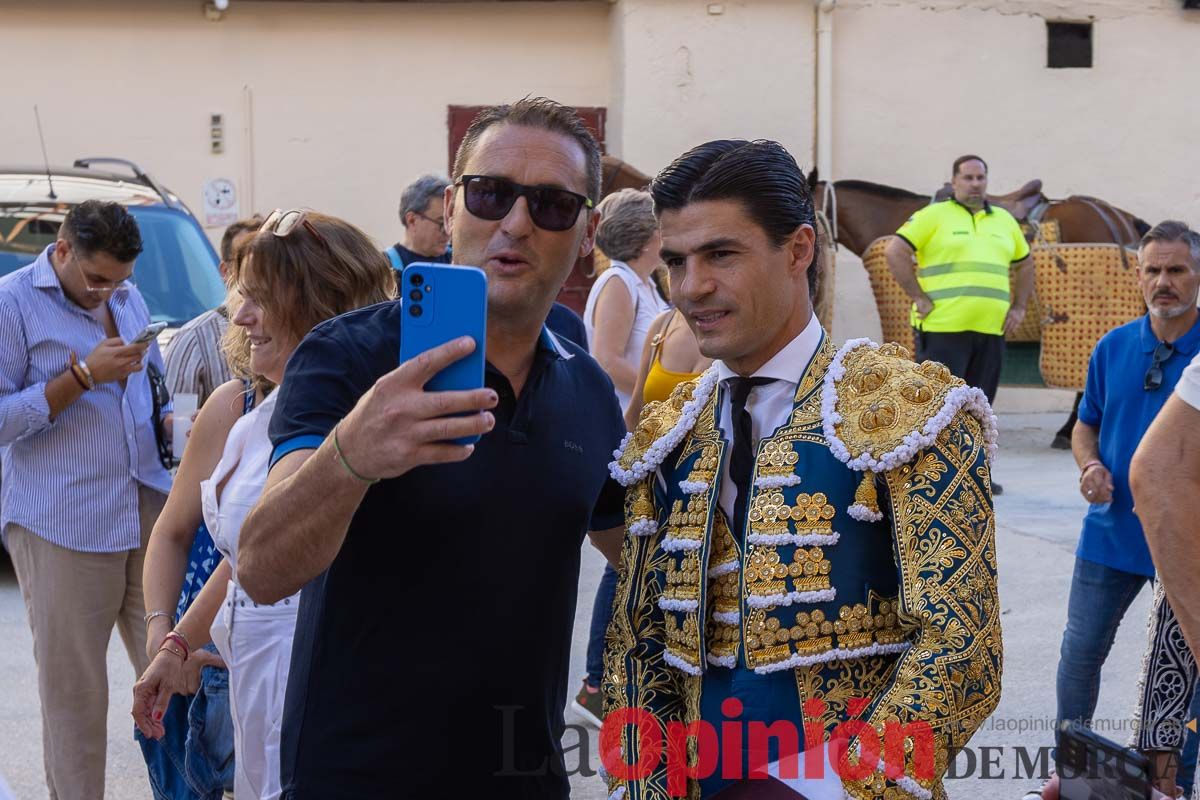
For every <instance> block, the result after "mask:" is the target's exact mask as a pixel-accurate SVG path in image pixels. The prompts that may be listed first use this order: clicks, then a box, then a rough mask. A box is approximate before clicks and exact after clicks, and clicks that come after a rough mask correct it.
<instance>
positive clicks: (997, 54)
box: [0, 0, 1200, 334]
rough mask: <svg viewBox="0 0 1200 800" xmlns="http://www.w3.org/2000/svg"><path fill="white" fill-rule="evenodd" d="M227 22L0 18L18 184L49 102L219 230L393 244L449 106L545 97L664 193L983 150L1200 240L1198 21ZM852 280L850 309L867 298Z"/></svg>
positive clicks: (124, 9) (1010, 166)
mask: <svg viewBox="0 0 1200 800" xmlns="http://www.w3.org/2000/svg"><path fill="white" fill-rule="evenodd" d="M227 6H228V7H227V8H226V9H225V10H224V11H222V12H219V13H216V12H215V10H214V9H213V8H210V9H209V11H208V12H207V13H206V11H205V6H204V3H202V2H201V1H200V0H111V2H108V1H106V0H88V1H87V2H84V1H83V0H56V1H55V2H50V0H24V1H23V2H15V1H14V0H0V53H3V54H4V56H3V57H4V61H5V64H6V66H7V68H8V69H7V73H8V75H9V78H8V80H7V81H6V83H5V88H4V90H3V102H2V103H0V163H8V164H37V163H40V161H41V150H40V146H39V143H38V139H37V133H36V127H35V123H34V116H33V105H34V104H35V103H36V104H38V105H39V107H40V110H41V116H42V122H43V125H44V129H45V138H46V146H47V149H48V151H49V155H50V159H51V161H52V162H54V163H58V164H66V163H70V162H71V161H72V160H73V159H75V158H77V157H80V156H95V155H106V156H108V155H116V156H123V157H126V158H130V159H133V160H134V161H137V162H138V163H139V164H141V165H142V166H143V167H144V168H146V169H147V170H148V171H150V172H151V173H152V174H153V175H155V176H156V177H158V178H159V179H160V180H161V181H162V182H164V183H165V184H167V185H168V186H170V187H171V188H172V189H174V190H175V191H176V192H178V193H179V194H180V195H181V196H182V197H183V198H184V199H185V201H186V202H187V203H188V204H189V205H190V206H192V208H193V209H194V210H197V211H198V212H199V210H200V209H201V207H202V195H201V189H202V186H203V185H204V184H205V182H206V181H208V180H210V179H213V178H225V179H228V180H230V181H232V182H233V183H234V185H235V186H236V188H237V192H238V196H239V198H240V203H239V205H240V208H241V210H242V211H249V210H251V209H256V210H260V211H261V210H269V209H271V208H274V207H276V206H285V207H287V206H311V207H315V208H319V209H321V210H324V211H328V212H330V213H334V214H338V215H340V216H344V217H346V218H348V219H350V220H353V221H355V222H357V223H358V224H360V225H361V226H362V227H363V228H364V229H365V230H366V231H367V232H368V233H370V234H371V235H372V236H374V237H375V238H376V239H377V240H378V241H379V242H380V244H381V245H385V244H388V243H391V242H392V241H394V240H395V239H396V238H397V237H398V236H399V223H398V221H397V217H396V205H397V200H398V198H399V192H400V190H401V188H402V187H403V186H404V185H405V183H406V182H407V181H409V180H410V179H411V178H413V177H414V176H416V175H417V174H419V173H421V172H425V171H430V170H434V171H445V170H446V167H447V157H448V131H447V120H448V108H449V107H450V106H473V105H484V104H489V103H494V102H499V101H505V100H512V99H515V98H519V97H521V96H523V95H526V94H542V95H546V96H549V97H553V98H555V99H558V100H560V101H562V102H566V103H570V104H573V105H578V106H596V107H603V108H605V109H606V110H607V125H606V130H605V139H606V145H607V148H608V151H609V152H611V153H613V154H615V155H618V156H620V157H622V158H624V159H625V160H627V161H629V162H631V163H632V164H634V165H635V166H637V167H638V168H640V169H641V170H642V171H644V172H648V173H651V174H652V173H653V172H654V171H656V170H657V169H659V168H660V167H661V166H663V165H664V164H665V163H667V162H668V161H669V160H670V159H672V158H674V157H675V156H677V155H678V154H680V153H681V152H683V151H684V150H685V149H687V148H688V147H690V146H692V145H694V144H697V143H699V142H701V141H704V140H707V139H712V138H717V137H750V138H769V139H777V140H779V141H780V142H782V143H783V144H784V145H786V146H787V147H788V148H789V149H791V151H792V152H793V153H794V154H795V155H796V156H797V159H798V160H799V161H800V162H801V164H802V165H803V166H804V167H805V168H808V167H809V166H811V165H813V164H815V163H819V164H821V166H822V168H823V174H824V176H826V177H829V176H832V177H835V178H862V179H868V180H874V181H878V182H882V183H889V184H893V185H897V186H902V187H905V188H909V189H912V190H914V191H918V192H926V191H932V190H933V189H935V188H936V187H937V186H939V185H940V184H941V183H942V182H943V181H944V180H945V179H947V178H948V174H947V173H948V170H949V164H950V162H951V160H952V159H953V158H954V157H955V156H957V155H959V154H961V153H963V152H968V151H970V152H977V153H980V154H983V155H984V156H985V157H986V158H987V159H988V160H989V162H990V164H991V167H992V186H993V190H995V191H998V192H1004V191H1008V190H1010V189H1013V188H1015V187H1017V186H1018V185H1019V184H1021V183H1023V182H1024V181H1025V180H1027V179H1029V178H1032V177H1040V178H1042V179H1043V180H1044V181H1045V187H1046V192H1047V193H1048V194H1050V195H1051V196H1058V197H1062V196H1066V195H1068V194H1072V193H1084V194H1093V195H1097V196H1101V197H1104V198H1106V199H1108V200H1110V201H1112V202H1114V203H1116V204H1118V205H1121V206H1123V207H1125V208H1127V209H1129V210H1131V211H1133V212H1135V213H1137V214H1139V215H1141V216H1142V217H1144V218H1145V219H1147V220H1148V221H1150V222H1154V221H1156V220H1159V219H1162V218H1164V217H1167V216H1173V217H1181V218H1183V219H1186V220H1188V221H1190V222H1193V223H1200V111H1198V110H1197V101H1196V98H1197V96H1198V95H1197V91H1196V86H1197V82H1198V79H1200V10H1185V9H1184V8H1183V0H1011V1H1010V2H1001V1H1000V0H995V1H994V2H992V1H989V0H919V1H917V0H914V1H912V2H908V1H906V0H714V1H713V2H708V0H613V2H605V1H604V0H589V1H587V2H576V1H564V0H553V1H551V2H538V3H526V2H461V3H459V2H427V3H420V2H274V1H271V2H262V1H260V2H251V1H250V0H228V3H227ZM213 17H216V19H213ZM1053 21H1069V22H1083V23H1091V24H1092V38H1093V47H1094V52H1093V59H1094V60H1093V66H1092V67H1091V68H1090V69H1049V68H1047V66H1046V63H1047V22H1053ZM213 114H219V115H220V116H221V120H222V124H223V131H222V133H223V149H222V152H220V153H219V154H214V153H213V152H212V147H211V130H210V123H211V115H213ZM219 233H220V230H219V229H217V228H214V229H212V230H211V231H210V234H211V235H213V236H214V237H216V236H218V235H219ZM847 278H849V279H850V281H849V282H848V283H847V282H841V283H840V284H839V304H840V305H846V304H848V303H850V302H852V301H855V300H856V299H857V298H859V297H861V296H862V295H861V293H862V292H863V291H864V289H865V281H863V280H860V279H859V278H861V276H858V278H855V277H853V276H850V275H847ZM839 281H841V279H839ZM844 295H848V296H846V297H843V296H844ZM842 319H843V321H844V320H845V317H844V316H843V317H842ZM838 327H840V328H843V326H842V325H839V326H838ZM850 332H854V333H857V332H859V331H857V330H854V331H848V330H846V329H845V328H843V329H842V330H841V331H839V333H842V334H848V333H850ZM862 332H864V333H870V332H871V329H870V326H867V329H866V330H864V331H862Z"/></svg>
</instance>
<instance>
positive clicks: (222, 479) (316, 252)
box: [133, 211, 396, 800]
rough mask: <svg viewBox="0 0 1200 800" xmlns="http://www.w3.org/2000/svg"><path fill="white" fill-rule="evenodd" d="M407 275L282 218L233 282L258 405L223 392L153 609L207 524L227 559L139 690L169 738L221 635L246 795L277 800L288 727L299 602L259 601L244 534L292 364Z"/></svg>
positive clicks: (165, 599)
mask: <svg viewBox="0 0 1200 800" xmlns="http://www.w3.org/2000/svg"><path fill="white" fill-rule="evenodd" d="M394 276H395V272H394V271H393V270H392V269H391V267H390V266H389V264H388V261H387V259H386V258H385V257H384V256H383V255H382V254H381V253H380V252H379V251H378V250H377V249H376V248H375V246H374V244H373V243H372V242H371V240H370V239H369V238H367V236H366V235H365V234H363V233H362V232H361V231H359V230H358V229H357V228H355V227H354V226H352V225H350V224H348V223H346V222H343V221H341V220H339V219H336V218H333V217H328V216H325V215H323V214H317V213H314V212H305V211H288V212H282V211H276V212H275V213H273V214H271V216H269V217H268V218H267V220H266V222H264V223H263V226H262V228H260V229H259V232H258V233H257V234H256V235H255V236H254V238H253V239H251V240H250V241H248V242H247V243H246V244H245V246H244V248H243V249H242V251H241V253H240V256H239V258H238V261H237V264H236V266H235V267H234V271H233V274H232V276H231V295H233V296H231V300H232V301H233V302H231V303H230V304H229V307H230V309H231V310H232V309H235V308H236V311H235V312H234V313H233V314H232V316H231V321H232V322H233V326H231V328H230V331H229V334H228V335H227V337H226V340H225V347H226V351H227V353H228V355H229V360H230V365H231V367H233V368H234V371H235V373H238V374H242V375H245V376H247V377H250V378H251V379H252V383H253V387H252V391H253V392H254V406H253V410H251V411H249V413H245V414H242V413H241V411H242V408H243V394H244V392H245V391H246V390H245V389H244V386H243V383H242V382H241V381H240V380H235V381H230V382H229V383H227V384H225V385H223V386H221V387H220V388H219V389H217V391H216V392H215V393H214V394H213V397H212V398H211V400H210V401H209V402H208V403H206V404H205V405H204V407H203V408H202V409H201V411H200V415H199V416H198V417H197V419H196V422H195V426H194V427H193V429H192V434H191V436H190V437H189V440H188V444H187V449H186V450H185V452H184V456H183V461H182V463H181V465H180V469H179V474H178V476H177V477H176V480H175V484H174V488H173V489H172V492H171V495H170V497H169V498H168V500H167V506H166V509H165V510H164V512H163V515H162V517H161V518H160V520H159V524H158V525H157V526H156V527H155V531H154V534H153V535H152V537H151V542H150V550H149V553H148V555H147V558H146V566H145V580H146V607H147V608H148V609H174V608H175V600H176V598H177V597H178V594H179V588H180V585H181V583H182V580H183V576H184V572H185V570H186V569H187V567H188V565H187V553H188V548H189V546H190V544H191V537H192V536H193V535H194V533H195V530H196V527H197V525H198V523H199V522H200V520H201V518H203V520H204V521H205V522H206V523H207V525H208V528H209V530H210V531H211V532H212V537H213V540H214V541H215V542H216V545H217V547H218V548H219V550H220V551H221V553H222V555H224V557H225V560H224V561H223V562H222V563H221V565H220V566H218V567H217V569H216V570H215V571H214V572H213V575H212V578H210V579H209V581H208V583H207V584H206V585H205V587H204V589H203V590H202V591H201V592H200V595H199V596H198V597H197V598H196V600H195V601H194V602H193V604H192V606H191V608H190V609H189V610H188V611H187V613H186V614H184V616H183V618H182V619H180V620H179V622H178V624H176V625H175V626H174V627H172V624H171V623H172V621H173V614H172V613H171V612H169V611H151V612H150V613H149V614H147V617H148V625H149V626H150V629H149V632H148V635H147V647H148V649H149V650H151V651H152V653H151V654H152V657H153V660H152V661H151V663H150V666H149V668H148V669H147V670H146V672H145V673H144V674H143V675H142V677H141V678H140V679H139V680H138V682H137V684H136V685H135V686H134V690H133V693H134V703H133V716H134V721H135V722H136V723H137V726H138V729H139V730H140V731H141V732H142V734H143V735H145V736H148V737H151V738H156V739H157V738H161V737H162V736H163V735H164V734H165V732H166V731H165V729H164V727H163V722H162V715H163V712H164V710H165V709H166V707H167V705H168V703H169V701H170V699H171V696H172V695H174V694H182V693H187V692H189V691H190V690H191V691H194V687H195V685H196V682H197V677H196V673H197V672H198V669H197V667H196V666H195V665H196V664H197V663H198V662H199V663H201V664H204V663H210V662H211V661H212V659H211V658H208V659H206V658H204V657H203V656H201V655H199V654H198V653H197V652H196V651H197V650H198V648H200V647H202V646H203V645H205V644H206V643H207V642H208V641H209V639H210V630H211V638H212V640H213V641H214V642H215V644H216V646H217V650H218V651H219V653H220V656H221V658H223V659H224V662H225V664H226V665H227V666H228V668H229V686H230V706H231V710H232V714H233V723H234V750H235V773H234V793H235V795H236V796H237V797H238V798H239V800H247V798H274V797H278V796H279V793H280V786H279V729H280V719H281V716H282V711H283V697H284V690H285V688H286V683H287V674H288V668H289V664H290V658H291V648H292V636H293V632H294V629H295V619H296V610H297V607H298V596H293V597H289V598H285V599H283V600H281V601H279V602H278V603H275V604H272V605H260V604H256V603H254V602H252V601H251V600H250V599H249V598H248V597H246V595H245V594H244V592H243V591H242V590H241V588H240V586H239V585H238V582H237V552H238V534H239V530H240V528H241V523H242V521H243V520H244V519H245V517H246V514H247V513H249V511H250V509H251V508H252V507H253V506H254V504H255V503H256V502H257V500H258V497H259V495H260V494H261V493H262V489H263V485H264V484H265V482H266V479H267V469H268V466H269V458H270V453H271V444H270V440H269V438H268V435H267V427H268V424H269V422H270V419H271V412H272V410H273V408H274V401H275V398H276V394H275V393H274V392H273V391H272V389H273V388H274V387H275V386H276V385H277V384H278V383H279V382H280V381H281V380H282V378H283V372H284V367H285V365H286V364H287V360H288V357H289V356H290V355H291V354H292V351H293V350H295V348H296V347H297V345H299V343H300V341H301V340H302V339H303V338H304V337H305V335H306V334H307V333H308V332H309V331H310V330H311V329H312V328H313V326H315V325H316V324H317V323H319V322H322V321H323V320H326V319H329V318H331V317H334V316H337V315H338V314H341V313H344V312H346V311H350V310H352V309H355V308H359V307H362V306H365V305H370V304H372V303H378V302H383V301H385V300H388V299H390V298H391V297H392V296H394V294H395V289H396V285H395V277H394Z"/></svg>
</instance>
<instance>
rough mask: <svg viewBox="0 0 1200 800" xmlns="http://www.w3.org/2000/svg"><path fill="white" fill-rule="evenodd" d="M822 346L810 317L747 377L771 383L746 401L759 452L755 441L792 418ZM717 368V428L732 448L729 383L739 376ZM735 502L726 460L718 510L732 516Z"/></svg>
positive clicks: (818, 329)
mask: <svg viewBox="0 0 1200 800" xmlns="http://www.w3.org/2000/svg"><path fill="white" fill-rule="evenodd" d="M820 344H821V323H820V321H819V320H817V315H816V314H813V315H812V318H811V319H810V320H809V321H808V325H807V326H805V328H804V330H802V331H801V332H800V335H799V336H797V337H796V338H795V339H792V341H790V342H788V343H787V345H786V346H785V347H784V348H783V349H782V350H780V351H779V352H778V353H776V354H775V355H774V356H772V357H771V359H770V360H769V361H767V363H765V364H763V365H762V366H761V367H759V369H758V370H757V371H756V372H755V373H754V374H753V375H746V376H744V377H748V378H772V379H774V383H768V384H767V385H765V386H755V387H754V388H753V389H751V390H750V396H749V398H748V399H747V400H746V411H747V412H748V413H749V414H750V420H751V427H752V430H753V432H754V441H753V442H752V443H751V444H752V445H753V447H754V449H755V452H758V442H759V441H760V440H761V439H762V438H763V437H764V436H773V435H774V434H775V431H777V430H779V428H781V427H783V426H784V425H786V424H787V422H788V419H789V418H790V417H791V415H792V406H793V405H794V402H795V398H796V389H797V388H799V386H800V378H802V377H804V370H805V368H806V367H807V366H808V362H809V361H810V360H811V359H812V357H813V355H815V354H816V352H817V348H818V347H819V346H820ZM714 363H715V364H716V367H717V378H718V380H719V381H720V386H721V390H722V391H721V406H720V408H719V409H718V416H717V426H718V427H719V428H720V429H721V435H722V436H723V437H724V438H725V440H726V441H727V442H729V444H730V446H731V447H732V445H733V423H732V421H731V418H732V416H733V409H732V401H731V400H730V391H729V380H730V379H732V378H737V377H743V376H739V375H738V374H737V373H736V372H734V371H733V370H732V369H730V368H729V367H727V366H726V365H725V364H724V363H723V362H721V361H716V362H714ZM736 500H737V485H736V484H734V482H733V479H732V478H730V476H729V459H728V458H726V459H725V466H724V471H723V472H722V474H721V493H720V500H719V502H720V504H721V510H722V511H724V512H725V517H726V518H727V519H728V518H731V517H732V515H733V505H734V501H736Z"/></svg>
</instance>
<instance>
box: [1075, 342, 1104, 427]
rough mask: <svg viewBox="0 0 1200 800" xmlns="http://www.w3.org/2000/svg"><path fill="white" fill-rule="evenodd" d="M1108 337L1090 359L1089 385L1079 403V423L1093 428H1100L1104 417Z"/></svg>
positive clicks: (1099, 343)
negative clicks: (1105, 359)
mask: <svg viewBox="0 0 1200 800" xmlns="http://www.w3.org/2000/svg"><path fill="white" fill-rule="evenodd" d="M1107 339H1108V335H1107V334H1106V335H1105V336H1104V338H1102V339H1101V340H1100V341H1099V342H1097V343H1096V349H1095V350H1093V351H1092V356H1091V358H1089V359H1088V371H1087V385H1086V386H1085V387H1084V390H1083V399H1082V400H1080V401H1079V412H1078V413H1079V421H1080V422H1082V423H1083V424H1084V425H1090V426H1091V427H1093V428H1098V427H1100V421H1101V419H1103V417H1104V380H1105V373H1106V372H1108V370H1107V369H1105V366H1104V363H1103V362H1104V355H1105V353H1106V352H1107V351H1108V347H1107V346H1106V345H1107Z"/></svg>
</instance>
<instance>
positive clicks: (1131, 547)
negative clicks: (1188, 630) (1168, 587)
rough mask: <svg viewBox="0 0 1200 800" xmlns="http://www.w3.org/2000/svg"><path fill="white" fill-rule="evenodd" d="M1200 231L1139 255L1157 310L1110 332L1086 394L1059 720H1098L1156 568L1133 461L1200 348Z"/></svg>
mask: <svg viewBox="0 0 1200 800" xmlns="http://www.w3.org/2000/svg"><path fill="white" fill-rule="evenodd" d="M1195 236H1196V234H1195V233H1193V232H1192V231H1190V230H1189V229H1188V227H1187V226H1186V225H1185V224H1183V223H1182V222H1173V221H1168V222H1163V223H1160V224H1159V225H1157V226H1155V227H1154V229H1153V230H1151V231H1150V232H1149V233H1147V234H1146V235H1145V237H1144V238H1143V239H1142V242H1141V244H1140V246H1139V248H1138V280H1139V282H1140V283H1141V288H1142V294H1143V296H1144V297H1145V300H1146V306H1147V308H1148V309H1149V313H1147V314H1146V316H1144V317H1141V318H1139V319H1137V320H1135V321H1133V322H1130V323H1128V324H1126V325H1122V326H1121V327H1119V328H1116V329H1115V330H1112V331H1109V332H1108V333H1107V334H1105V336H1104V338H1102V339H1101V340H1100V342H1099V343H1098V344H1097V345H1096V349H1095V351H1094V352H1093V353H1092V358H1091V363H1090V364H1089V365H1088V376H1087V387H1086V389H1085V391H1084V395H1083V401H1082V402H1081V403H1080V405H1079V422H1078V423H1077V424H1076V425H1075V430H1074V433H1073V434H1072V437H1071V449H1072V450H1073V451H1074V454H1075V460H1076V462H1077V463H1078V464H1079V469H1080V476H1079V491H1080V493H1081V494H1082V495H1083V496H1084V498H1085V499H1086V500H1087V501H1088V502H1089V503H1090V504H1091V505H1090V506H1089V508H1088V512H1087V516H1086V517H1084V521H1083V532H1082V534H1081V536H1080V538H1079V547H1078V549H1077V550H1076V552H1075V573H1074V576H1073V577H1072V579H1071V593H1070V600H1069V601H1068V606H1067V628H1066V631H1065V632H1064V633H1063V640H1062V651H1061V659H1060V661H1059V664H1058V719H1059V720H1080V721H1083V722H1085V723H1086V722H1090V721H1091V717H1092V714H1093V713H1094V712H1095V710H1096V699H1097V696H1098V694H1099V691H1100V668H1101V667H1102V666H1103V664H1104V660H1105V659H1106V658H1107V657H1108V652H1109V649H1110V648H1111V647H1112V643H1113V639H1114V637H1115V636H1116V631H1117V626H1118V625H1119V624H1120V622H1121V618H1122V617H1123V616H1124V614H1125V611H1126V610H1127V609H1128V608H1129V606H1130V604H1131V603H1132V602H1133V599H1134V598H1135V597H1136V596H1137V594H1138V592H1139V591H1141V588H1142V586H1143V585H1144V584H1146V583H1147V582H1148V581H1149V580H1150V579H1151V578H1153V577H1154V564H1153V563H1152V562H1151V560H1150V551H1149V549H1148V548H1147V546H1146V539H1145V536H1144V535H1143V533H1142V526H1141V524H1140V523H1139V522H1138V518H1137V517H1136V516H1134V513H1133V497H1132V495H1131V493H1130V489H1129V464H1130V461H1131V460H1132V458H1133V453H1134V451H1135V450H1136V449H1137V446H1138V443H1139V442H1140V441H1141V439H1142V435H1143V434H1144V433H1145V432H1146V430H1147V428H1149V427H1150V423H1151V422H1153V421H1154V417H1155V415H1156V414H1158V412H1159V410H1160V409H1161V408H1162V407H1163V404H1164V403H1165V402H1166V400H1167V398H1168V397H1169V396H1170V395H1171V391H1172V390H1173V389H1174V387H1175V384H1176V383H1177V382H1178V381H1179V377H1180V375H1181V374H1182V373H1183V368H1184V367H1185V366H1187V364H1188V362H1189V361H1190V360H1191V358H1192V356H1194V355H1195V354H1196V352H1197V351H1198V350H1200V322H1198V320H1200V315H1198V314H1197V311H1196V296H1197V291H1198V290H1200V263H1197V262H1196V260H1195V259H1194V258H1193V255H1192V253H1191V251H1190V249H1189V243H1190V242H1192V241H1195Z"/></svg>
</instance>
